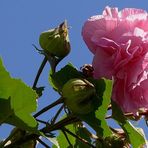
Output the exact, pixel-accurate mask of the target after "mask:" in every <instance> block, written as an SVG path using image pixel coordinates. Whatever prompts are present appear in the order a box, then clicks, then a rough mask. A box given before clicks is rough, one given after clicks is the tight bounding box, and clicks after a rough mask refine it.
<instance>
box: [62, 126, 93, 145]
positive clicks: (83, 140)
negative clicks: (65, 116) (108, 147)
mask: <svg viewBox="0 0 148 148" xmlns="http://www.w3.org/2000/svg"><path fill="white" fill-rule="evenodd" d="M63 130H64V131H66V132H67V133H69V134H70V135H71V136H73V137H75V138H77V139H78V140H80V141H81V142H83V143H84V144H86V145H88V146H90V147H91V148H95V146H94V145H92V144H91V143H89V142H88V141H87V140H85V139H83V138H81V137H79V136H77V135H75V134H74V133H72V132H71V131H69V130H68V129H66V128H65V127H64V128H63Z"/></svg>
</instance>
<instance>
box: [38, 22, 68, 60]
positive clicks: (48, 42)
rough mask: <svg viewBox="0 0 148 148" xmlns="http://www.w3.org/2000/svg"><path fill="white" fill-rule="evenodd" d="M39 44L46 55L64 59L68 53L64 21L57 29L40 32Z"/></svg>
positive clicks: (66, 28) (66, 30)
mask: <svg viewBox="0 0 148 148" xmlns="http://www.w3.org/2000/svg"><path fill="white" fill-rule="evenodd" d="M39 43H40V46H41V47H42V49H43V50H44V52H45V53H46V54H47V55H48V54H50V55H53V56H56V57H61V58H63V57H65V56H66V55H67V54H68V53H69V52H70V43H69V37H68V27H67V22H66V21H64V22H63V23H62V24H60V26H58V27H57V28H54V29H50V30H48V31H45V32H42V33H41V35H40V37H39Z"/></svg>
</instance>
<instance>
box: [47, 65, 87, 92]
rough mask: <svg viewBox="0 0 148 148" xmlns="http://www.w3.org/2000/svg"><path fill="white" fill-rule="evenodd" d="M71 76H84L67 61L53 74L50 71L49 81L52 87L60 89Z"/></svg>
mask: <svg viewBox="0 0 148 148" xmlns="http://www.w3.org/2000/svg"><path fill="white" fill-rule="evenodd" d="M73 78H84V76H83V75H82V74H81V73H80V72H79V71H78V70H77V69H76V68H75V67H74V66H73V65H72V64H71V63H69V64H67V65H66V66H65V67H63V68H62V69H61V70H60V71H58V72H56V73H54V74H52V73H51V72H50V77H49V83H50V84H51V86H53V88H54V89H59V90H61V89H62V87H63V85H64V84H65V83H66V82H67V81H68V80H70V79H73Z"/></svg>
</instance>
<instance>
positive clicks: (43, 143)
mask: <svg viewBox="0 0 148 148" xmlns="http://www.w3.org/2000/svg"><path fill="white" fill-rule="evenodd" d="M37 141H38V142H39V143H41V144H42V145H43V146H44V147H45V148H50V146H48V145H47V144H46V143H45V142H43V141H42V140H41V139H40V138H37Z"/></svg>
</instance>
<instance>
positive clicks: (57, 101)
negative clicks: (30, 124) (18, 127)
mask: <svg viewBox="0 0 148 148" xmlns="http://www.w3.org/2000/svg"><path fill="white" fill-rule="evenodd" d="M62 102H63V99H62V98H59V99H58V100H56V101H55V102H53V103H51V104H50V105H48V106H46V107H44V108H43V109H41V110H40V111H39V112H37V113H36V114H35V115H34V116H33V117H34V118H36V117H38V116H39V115H41V114H43V113H44V112H46V111H48V110H49V109H51V108H52V107H54V106H56V105H58V104H60V103H62Z"/></svg>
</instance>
